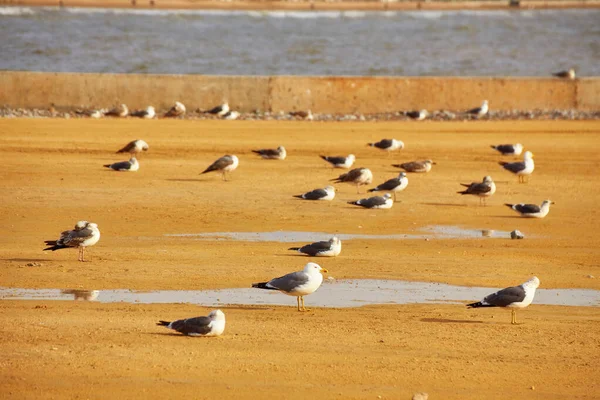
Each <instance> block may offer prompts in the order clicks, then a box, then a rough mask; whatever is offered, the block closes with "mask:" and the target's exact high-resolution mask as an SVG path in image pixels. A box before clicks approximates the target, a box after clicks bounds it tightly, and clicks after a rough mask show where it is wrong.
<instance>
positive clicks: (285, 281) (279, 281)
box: [267, 271, 310, 292]
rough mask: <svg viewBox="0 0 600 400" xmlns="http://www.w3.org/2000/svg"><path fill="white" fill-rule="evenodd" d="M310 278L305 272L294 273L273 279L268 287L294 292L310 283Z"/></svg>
mask: <svg viewBox="0 0 600 400" xmlns="http://www.w3.org/2000/svg"><path fill="white" fill-rule="evenodd" d="M309 279H310V278H309V276H308V274H307V273H306V272H304V271H298V272H292V273H291V274H287V275H284V276H282V277H279V278H275V279H271V280H270V281H269V282H268V283H267V286H268V287H271V288H273V289H277V290H281V291H284V292H292V291H294V289H296V288H297V287H299V286H302V285H305V284H306V283H308V281H309Z"/></svg>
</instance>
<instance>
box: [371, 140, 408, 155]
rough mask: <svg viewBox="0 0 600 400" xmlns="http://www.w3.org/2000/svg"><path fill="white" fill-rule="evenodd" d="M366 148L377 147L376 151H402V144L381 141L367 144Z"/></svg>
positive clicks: (392, 141)
mask: <svg viewBox="0 0 600 400" xmlns="http://www.w3.org/2000/svg"><path fill="white" fill-rule="evenodd" d="M367 146H371V147H377V148H378V149H381V150H385V151H394V150H398V149H403V148H404V142H403V141H401V140H396V139H381V140H380V141H379V142H375V143H367ZM388 155H389V153H388Z"/></svg>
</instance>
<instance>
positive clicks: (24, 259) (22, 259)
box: [2, 258, 55, 262]
mask: <svg viewBox="0 0 600 400" xmlns="http://www.w3.org/2000/svg"><path fill="white" fill-rule="evenodd" d="M2 261H16V262H27V261H47V262H50V261H55V260H52V259H50V258H3V259H2Z"/></svg>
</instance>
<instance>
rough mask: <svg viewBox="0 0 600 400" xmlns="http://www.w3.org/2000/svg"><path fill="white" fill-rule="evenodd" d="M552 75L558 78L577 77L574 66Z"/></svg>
mask: <svg viewBox="0 0 600 400" xmlns="http://www.w3.org/2000/svg"><path fill="white" fill-rule="evenodd" d="M552 75H554V76H556V77H558V78H565V79H575V70H574V69H573V68H569V69H568V70H566V71H559V72H555V73H553V74H552Z"/></svg>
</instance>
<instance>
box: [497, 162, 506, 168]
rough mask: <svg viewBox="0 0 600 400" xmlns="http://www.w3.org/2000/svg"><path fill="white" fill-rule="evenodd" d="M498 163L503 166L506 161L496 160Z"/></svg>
mask: <svg viewBox="0 0 600 400" xmlns="http://www.w3.org/2000/svg"><path fill="white" fill-rule="evenodd" d="M498 164H500V165H502V166H503V167H504V166H505V165H506V164H508V163H507V162H506V161H498Z"/></svg>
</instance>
